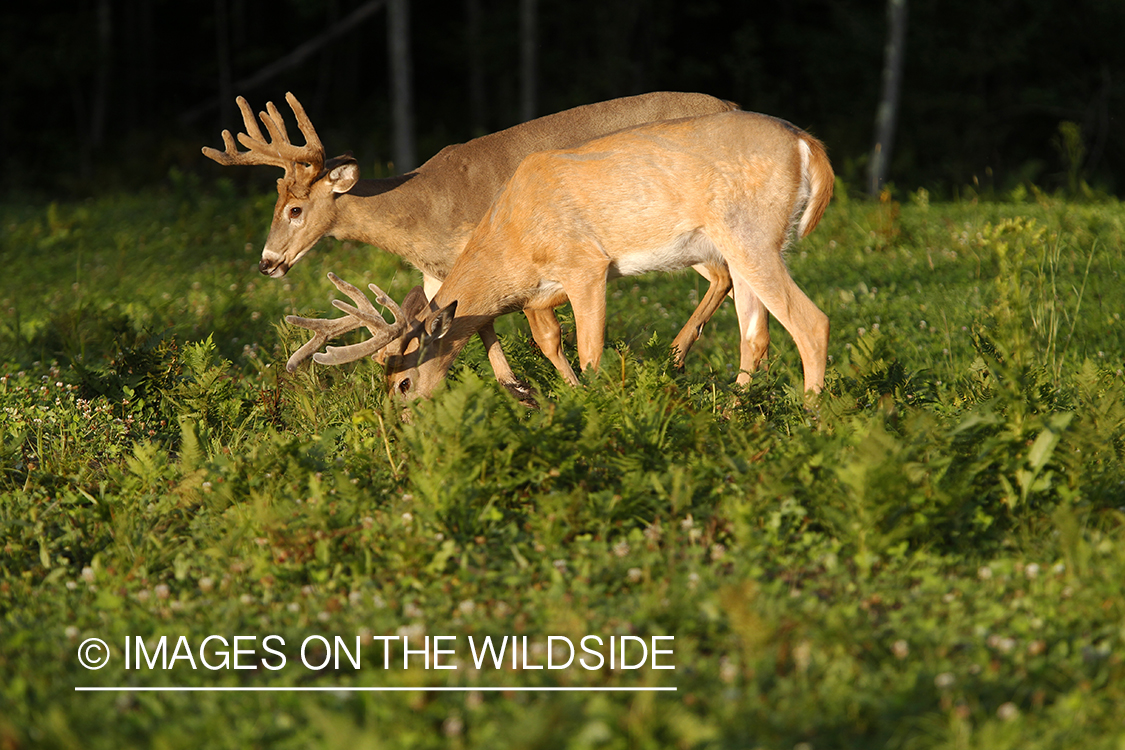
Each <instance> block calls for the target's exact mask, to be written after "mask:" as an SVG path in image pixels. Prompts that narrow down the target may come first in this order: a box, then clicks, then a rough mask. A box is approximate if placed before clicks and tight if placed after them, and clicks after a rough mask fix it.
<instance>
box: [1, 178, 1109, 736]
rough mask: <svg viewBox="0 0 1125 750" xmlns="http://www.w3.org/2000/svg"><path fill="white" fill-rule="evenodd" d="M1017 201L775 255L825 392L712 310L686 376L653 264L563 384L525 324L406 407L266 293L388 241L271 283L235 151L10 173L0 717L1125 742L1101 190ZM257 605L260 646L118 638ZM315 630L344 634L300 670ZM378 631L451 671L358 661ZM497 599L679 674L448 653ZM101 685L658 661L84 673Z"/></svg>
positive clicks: (371, 261) (325, 295)
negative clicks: (115, 190)
mask: <svg viewBox="0 0 1125 750" xmlns="http://www.w3.org/2000/svg"><path fill="white" fill-rule="evenodd" d="M1035 198H1036V200H1035V202H1011V203H976V202H962V203H956V204H936V203H935V204H930V203H929V202H928V200H927V197H926V195H925V194H924V193H921V192H920V193H919V194H916V195H913V196H911V199H910V200H908V201H906V202H904V204H903V205H899V204H897V203H894V202H884V203H878V204H872V203H864V202H854V201H853V202H849V201H848V200H847V198H846V196H840V198H838V200H837V201H836V203H835V204H834V205H833V206H832V208H831V209H830V211H829V213H828V215H827V216H826V218H825V221H824V222H823V224H822V226H821V227H819V228H818V230H817V231H816V232H814V233H813V235H812V236H811V237H810V238H808V239H807V240H805V241H804V242H802V243H801V244H799V245H797V246H796V247H794V248H793V250H792V252H791V254H790V258H789V261H790V267H791V269H792V272H793V275H794V278H795V279H796V280H797V281H798V283H799V284H800V285H801V286H802V288H803V289H805V290H806V291H807V292H808V294H809V295H810V296H811V297H812V298H813V300H814V301H815V302H816V303H817V304H818V305H819V306H820V307H821V308H822V309H823V310H824V311H825V312H826V313H827V314H828V315H829V317H830V319H831V322H832V329H833V333H832V341H831V345H830V353H831V356H832V361H831V363H830V365H829V371H828V377H827V388H826V392H825V394H824V395H823V396H822V398H821V399H820V401H819V403H818V404H817V405H816V407H815V409H814V410H809V409H807V408H806V407H805V405H804V401H803V398H802V396H801V394H800V393H799V390H798V389H799V388H800V385H801V371H800V363H799V361H798V358H797V355H796V351H795V347H794V346H793V344H792V341H791V340H790V339H789V338H788V336H787V335H786V334H785V332H784V331H782V330H781V329H780V328H779V327H778V326H776V325H775V326H774V329H773V336H774V347H773V350H772V351H771V359H770V369H769V370H768V371H767V372H764V373H760V374H759V375H757V376H756V377H755V378H754V380H753V382H752V383H751V385H750V386H748V387H747V388H745V389H739V388H736V387H734V386H733V385H732V384H733V381H734V375H735V372H734V370H733V368H734V367H735V366H736V363H737V347H736V341H737V338H736V337H737V332H736V321H735V319H734V314H733V310H732V309H731V308H732V306H731V305H729V304H727V305H724V307H723V309H722V310H721V311H720V312H719V314H718V315H716V318H715V319H714V320H713V321H712V322H711V324H710V325H709V326H708V328H707V331H706V334H705V337H704V339H703V340H701V341H700V342H699V344H698V345H697V347H696V348H695V349H694V350H693V351H692V352H691V354H690V355H689V357H688V366H687V368H686V370H685V371H684V372H677V371H674V370H672V369H670V367H669V364H668V363H669V357H668V353H667V350H666V347H667V345H668V344H669V343H670V342H671V340H672V338H673V337H674V335H675V333H676V331H677V330H678V328H679V326H680V325H681V324H682V323H683V321H684V320H686V318H687V316H688V314H689V312H690V310H691V308H692V307H693V306H694V304H695V302H696V300H698V298H699V296H700V295H701V294H702V291H703V288H702V287H703V282H702V281H701V280H699V279H697V278H695V277H693V276H691V275H677V276H667V277H654V278H645V279H639V280H622V281H621V282H618V283H617V284H616V285H615V286H613V287H611V292H610V300H609V326H608V331H607V339H608V340H609V341H610V342H612V344H611V351H609V352H607V354H606V356H605V357H604V358H603V360H602V361H603V366H602V370H601V372H600V373H598V374H596V375H589V376H587V377H586V379H585V381H586V382H585V383H584V385H583V387H581V388H579V389H571V388H568V387H566V386H565V385H563V384H561V383H560V381H559V380H558V378H557V376H556V375H555V374H554V372H553V370H552V369H551V368H550V366H549V365H548V364H547V363H546V361H545V360H544V359H543V358H542V357H540V356H539V355H538V354H537V352H535V351H534V347H533V346H532V345H531V344H529V342H528V336H527V334H526V324H524V323H522V321H520V320H519V319H518V318H517V317H516V316H509V317H508V318H506V319H504V320H503V321H502V325H501V326H500V330H501V335H502V336H503V337H504V341H505V348H506V350H507V351H508V353H509V356H510V358H511V359H512V361H513V363H514V364H515V366H516V367H517V369H518V370H519V371H521V372H523V373H525V374H526V375H527V377H528V378H529V379H530V380H531V381H532V382H533V383H534V385H535V386H536V388H537V389H538V391H539V393H540V402H541V404H542V408H541V409H540V410H538V411H529V410H527V409H525V408H524V407H522V406H520V405H519V404H517V403H516V402H515V401H513V400H512V399H511V398H510V397H508V396H507V395H506V394H505V393H503V392H502V391H501V390H500V389H499V388H498V386H496V385H495V384H494V383H493V382H492V381H491V380H490V371H489V369H488V365H487V361H486V360H485V358H484V356H483V353H482V351H481V349H480V346H479V344H474V345H472V346H470V348H469V350H468V351H467V352H466V354H465V355H463V357H462V360H461V364H460V365H459V366H458V367H457V368H456V369H455V371H454V378H453V380H452V381H451V382H450V383H449V385H448V386H447V387H446V388H444V389H442V390H441V391H440V392H439V394H438V396H437V397H436V398H435V399H434V400H433V401H431V402H425V403H421V404H419V405H417V406H415V407H414V408H413V409H412V414H411V418H410V419H409V420H408V421H405V422H404V421H402V420H400V419H399V416H400V413H399V408H398V407H397V406H396V405H395V404H394V403H393V402H391V401H389V400H388V399H387V398H386V397H385V396H384V394H383V392H382V384H381V373H380V370H379V368H378V366H377V365H375V364H373V363H370V362H361V363H357V364H356V365H352V366H346V367H341V368H334V369H329V368H321V367H316V368H313V369H310V368H307V367H306V368H304V369H302V370H301V371H299V372H298V373H296V374H295V375H292V376H289V375H286V374H285V372H284V367H283V364H284V360H285V358H286V357H287V356H288V353H289V352H291V351H293V350H294V349H295V348H296V347H297V346H298V345H299V344H300V343H301V342H302V341H303V333H304V332H303V331H299V330H295V329H292V328H290V327H288V326H285V325H283V324H281V323H280V321H281V319H282V318H283V317H284V315H286V314H288V313H292V312H298V313H301V314H306V315H307V314H310V313H319V314H324V313H325V312H326V311H328V310H329V309H330V304H329V303H330V300H331V299H332V298H333V297H334V296H338V295H336V294H335V290H334V289H333V288H332V287H331V285H330V284H329V283H328V281H327V280H326V279H325V274H326V272H327V271H329V270H332V271H335V272H337V273H338V274H339V275H340V276H341V277H343V278H345V279H347V280H349V281H351V282H353V283H355V284H357V285H360V284H362V283H366V282H368V281H374V282H376V283H379V284H380V285H381V286H383V287H384V288H385V289H387V290H388V291H389V292H390V293H391V294H392V295H393V296H395V297H396V298H399V299H401V297H402V296H403V294H404V293H405V292H406V291H407V290H408V289H409V288H410V287H411V286H412V285H413V284H414V283H416V281H417V277H416V275H415V274H414V273H413V272H412V271H410V270H409V269H407V268H406V267H405V266H403V265H402V264H401V263H399V262H398V260H397V259H396V258H393V257H391V256H388V255H386V254H383V253H379V252H377V251H375V250H372V249H371V248H366V247H358V246H353V245H351V244H348V243H338V242H325V243H323V244H322V245H321V246H320V247H318V248H317V249H316V250H315V251H313V253H312V254H310V256H308V257H307V258H306V260H305V261H304V262H303V263H302V264H300V265H299V266H297V267H296V268H295V269H294V270H293V271H291V272H290V274H289V275H288V276H287V277H286V278H285V279H283V280H269V279H264V278H262V277H259V276H258V275H257V273H256V269H255V266H256V262H257V257H258V252H259V249H260V242H261V239H262V237H263V236H264V231H265V227H266V224H267V221H268V217H269V214H270V207H271V205H272V199H271V198H270V197H269V196H263V197H262V198H260V199H244V198H241V197H239V196H237V195H235V194H234V193H233V192H232V191H231V190H230V189H228V188H223V187H222V186H219V187H218V188H216V189H215V190H214V191H213V192H211V193H210V194H208V193H205V192H201V191H199V190H198V186H193V185H187V184H183V185H180V186H179V187H177V188H175V189H173V190H171V191H169V192H168V193H167V194H157V195H146V196H129V195H124V196H115V197H110V198H105V199H102V200H99V201H96V202H90V203H83V204H74V205H59V206H49V207H45V206H23V207H5V208H3V209H0V230H2V231H0V237H2V238H3V239H2V242H3V247H2V254H3V255H2V257H3V258H4V260H5V270H6V273H5V274H4V275H3V276H2V277H0V311H3V325H2V327H0V376H2V377H0V406H2V410H0V468H2V474H0V538H2V540H3V542H2V543H3V548H2V551H0V747H15V748H25V747H26V748H31V747H35V748H39V747H47V748H53V747H59V748H65V747H76V748H102V747H105V748H120V747H160V748H181V747H183V748H198V747H208V748H211V747H216V748H222V747H230V748H245V747H282V748H284V747H294V748H298V747H300V748H304V747H339V746H352V747H356V748H367V747H371V748H378V747H393V748H402V747H488V748H496V747H529V748H530V747H535V748H540V747H558V748H587V747H590V748H603V747H604V748H665V747H683V748H694V747H702V748H754V747H761V748H781V749H784V750H789V749H790V748H815V749H816V750H822V749H824V748H864V749H866V748H884V747H886V748H947V747H948V748H954V747H956V748H962V747H963V748H989V749H990V750H991V749H992V748H1071V747H1083V748H1120V747H1121V746H1122V743H1123V742H1125V730H1122V728H1121V722H1120V707H1121V706H1122V705H1125V665H1123V662H1122V655H1123V653H1125V630H1123V628H1122V623H1123V622H1125V597H1123V595H1122V585H1121V581H1122V580H1125V538H1123V536H1125V534H1123V528H1125V527H1123V524H1122V521H1123V520H1125V515H1123V512H1125V469H1123V468H1122V467H1123V461H1122V458H1123V454H1125V378H1123V376H1122V368H1123V360H1122V356H1123V352H1125V329H1123V327H1122V322H1121V320H1120V312H1121V307H1122V305H1121V300H1122V299H1125V283H1123V280H1122V278H1121V273H1122V270H1123V269H1125V251H1123V245H1122V238H1123V235H1125V210H1123V209H1122V207H1121V205H1120V204H1119V203H1116V202H1103V203H1092V204H1079V203H1070V202H1066V201H1062V200H1058V199H1054V198H1051V197H1048V196H1043V195H1036V196H1035ZM563 317H564V320H567V315H566V314H564V315H563ZM567 327H568V328H569V327H571V326H570V325H569V321H567ZM271 634H275V635H279V636H281V637H282V638H283V639H284V641H285V646H284V647H283V648H279V647H278V645H277V644H278V642H277V641H274V642H273V643H274V648H278V649H279V650H280V651H281V652H282V653H283V654H285V656H286V666H285V667H284V668H283V669H279V670H272V669H268V668H266V667H264V666H259V667H258V668H257V669H252V670H234V669H220V670H210V669H208V668H206V667H204V666H203V665H202V664H200V665H199V666H198V667H197V668H196V669H192V668H191V665H190V663H189V662H188V661H187V660H186V659H181V660H179V661H177V662H175V663H174V665H173V666H172V668H171V669H168V670H164V669H159V668H157V669H148V668H147V667H146V668H144V669H140V670H137V669H131V670H128V671H126V669H125V667H124V663H123V658H122V654H121V652H120V649H121V646H122V645H123V644H124V643H125V639H126V638H127V637H128V638H135V637H140V638H142V639H144V640H145V643H146V652H148V653H150V654H151V652H152V651H153V650H154V649H155V647H156V645H157V643H158V639H159V638H160V637H161V636H166V637H167V648H168V650H169V653H171V652H172V651H173V649H175V647H176V644H177V642H178V640H179V639H180V637H181V636H183V637H184V639H185V642H186V643H187V644H189V645H191V646H193V647H194V646H198V644H199V643H201V642H202V640H203V639H204V638H206V637H207V636H210V635H221V636H223V637H225V638H227V639H228V642H229V641H230V639H233V638H234V637H235V636H255V637H256V639H257V640H256V641H253V642H250V643H251V647H256V648H257V651H256V655H253V656H250V657H243V661H242V663H246V662H247V661H249V662H251V663H254V664H257V663H258V659H260V658H261V657H263V656H265V657H267V661H268V662H273V663H274V664H276V663H277V657H274V656H271V655H270V654H268V653H267V652H264V651H263V650H262V646H261V644H262V641H263V639H264V638H265V637H266V636H267V635H271ZM315 635H323V636H326V637H328V638H329V639H330V640H331V639H332V638H333V637H335V636H340V637H341V638H342V639H343V641H344V642H345V643H346V644H347V645H348V646H349V648H350V647H352V646H353V645H354V642H355V639H356V637H358V638H359V640H360V642H361V643H362V644H363V662H362V668H361V669H360V670H356V669H354V668H352V666H351V665H350V664H349V663H347V662H346V661H345V662H342V663H341V664H340V665H339V667H338V668H337V667H334V666H328V667H326V668H324V669H321V670H311V669H306V668H305V667H304V666H302V665H301V663H300V644H301V643H302V641H303V640H304V639H306V638H307V637H309V636H315ZM395 635H406V636H409V637H410V638H411V639H412V640H411V647H412V648H414V647H416V644H417V643H418V640H419V639H420V638H422V637H424V636H426V635H429V636H440V635H454V636H457V640H456V641H455V642H454V641H446V642H445V646H444V647H447V648H453V649H455V651H456V654H455V656H447V657H445V660H446V663H452V662H453V659H454V658H455V659H456V660H457V665H458V669H455V670H441V671H439V670H435V669H431V670H428V671H427V670H424V669H422V668H421V658H422V657H420V656H416V657H413V658H412V663H413V664H414V668H411V669H409V670H403V669H401V668H397V667H396V668H392V669H390V670H384V669H383V668H382V667H383V646H382V642H381V641H379V640H377V639H378V638H379V637H382V636H395ZM487 635H491V636H494V637H502V636H504V635H511V636H520V637H521V638H522V637H523V636H527V637H528V642H529V644H531V645H532V646H533V648H532V651H531V653H530V654H529V663H531V664H535V663H540V664H541V663H544V662H545V659H546V654H545V652H544V651H543V650H542V647H543V646H545V645H546V640H547V638H548V636H567V637H569V638H571V639H572V641H574V642H575V643H576V644H577V643H578V642H579V640H580V639H581V638H582V637H583V636H585V635H599V636H601V637H603V638H604V639H606V640H608V638H609V637H610V636H614V637H621V636H636V637H640V638H645V639H649V638H651V637H653V636H673V637H674V639H675V640H674V645H673V646H672V648H673V649H674V654H673V655H672V656H670V657H662V658H665V659H666V660H667V661H669V662H671V663H672V664H674V665H675V667H676V668H675V670H655V669H651V668H644V669H635V670H620V669H618V670H609V669H608V668H601V669H593V670H588V669H583V668H580V667H578V666H577V665H572V666H571V667H569V668H567V669H562V670H547V669H544V670H526V671H525V670H511V669H506V668H505V669H494V668H492V667H491V665H489V666H488V667H485V668H482V669H480V670H476V669H473V668H472V667H473V664H472V658H471V653H470V651H469V646H468V638H469V637H470V636H472V637H474V638H475V639H477V642H478V643H479V640H480V639H481V638H483V637H484V636H487ZM94 637H96V638H101V639H103V640H104V641H106V642H107V643H108V644H109V645H110V648H111V649H113V652H114V654H113V658H112V660H111V661H110V663H109V665H108V666H107V667H106V668H104V669H102V670H99V671H88V670H86V669H84V668H82V667H81V666H80V664H79V662H78V658H77V652H78V646H79V644H80V643H82V642H83V641H85V639H87V638H94ZM243 643H248V642H245V641H244V642H243ZM536 643H539V646H535V645H534V644H536ZM650 643H651V641H650ZM663 643H669V642H667V641H665V642H663ZM231 645H233V644H231ZM244 647H245V646H244ZM221 650H222V648H221V647H217V643H216V642H213V643H212V646H211V647H210V648H209V649H208V658H209V659H211V662H212V663H215V662H217V661H219V660H221V656H220V655H219V654H218V653H217V651H221ZM227 650H228V651H229V650H231V649H227ZM602 651H603V653H606V654H607V655H608V651H606V650H605V649H603V650H602ZM193 655H194V657H195V658H196V659H198V658H199V656H198V651H194V653H193ZM322 655H323V651H322V650H321V649H318V648H317V647H315V646H314V647H313V648H312V651H311V652H310V654H309V658H310V660H312V661H320V658H321V656H322ZM580 655H581V654H580ZM181 656H183V654H181ZM401 658H402V657H401V653H399V654H398V655H397V657H396V662H395V663H396V664H398V665H399V666H401V661H400V660H401ZM110 685H127V686H133V687H161V686H163V687H168V686H197V687H215V686H221V687H233V686H264V687H297V686H300V687H347V686H391V687H410V686H430V687H438V686H468V687H475V688H490V687H502V686H524V687H545V686H571V687H611V686H612V687H655V686H674V687H675V688H676V689H677V690H676V692H674V693H663V692H661V693H651V692H648V693H642V692H633V693H546V692H538V693H536V692H490V691H487V690H477V691H472V692H445V693H439V692H431V693H422V692H417V691H407V692H388V693H370V692H366V693H365V692H357V693H343V692H339V691H337V692H270V693H265V692H259V693H202V692H201V693H157V692H142V691H133V692H127V693H86V692H83V693H78V692H75V691H74V688H75V686H110Z"/></svg>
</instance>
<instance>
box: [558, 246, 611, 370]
mask: <svg viewBox="0 0 1125 750" xmlns="http://www.w3.org/2000/svg"><path fill="white" fill-rule="evenodd" d="M608 268H609V259H608V258H606V257H605V256H604V255H601V254H600V253H599V255H597V256H596V259H592V260H591V262H590V264H589V265H587V266H586V267H585V268H581V269H574V273H571V274H568V276H569V278H566V279H562V280H561V281H562V287H563V291H564V292H566V296H567V297H568V298H569V299H570V306H571V308H572V309H573V310H574V331H575V335H576V336H577V338H578V363H579V366H580V367H581V368H582V369H583V370H587V369H592V370H597V369H598V365H599V364H601V361H602V349H603V348H604V347H605V285H606V270H607V269H608Z"/></svg>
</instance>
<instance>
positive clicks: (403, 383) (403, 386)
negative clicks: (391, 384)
mask: <svg viewBox="0 0 1125 750" xmlns="http://www.w3.org/2000/svg"><path fill="white" fill-rule="evenodd" d="M398 392H399V393H401V394H402V395H404V396H405V395H406V394H408V393H410V378H403V379H402V380H400V381H399V383H398Z"/></svg>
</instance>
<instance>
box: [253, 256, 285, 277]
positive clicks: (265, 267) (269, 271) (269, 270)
mask: <svg viewBox="0 0 1125 750" xmlns="http://www.w3.org/2000/svg"><path fill="white" fill-rule="evenodd" d="M278 270H280V271H281V273H280V274H279V275H280V276H284V275H285V274H286V272H287V271H289V266H287V265H285V261H278V262H276V263H275V262H273V261H269V260H266V259H265V258H262V260H261V262H259V263H258V271H259V272H261V273H263V274H265V275H266V276H272V275H273V274H274V272H275V271H278Z"/></svg>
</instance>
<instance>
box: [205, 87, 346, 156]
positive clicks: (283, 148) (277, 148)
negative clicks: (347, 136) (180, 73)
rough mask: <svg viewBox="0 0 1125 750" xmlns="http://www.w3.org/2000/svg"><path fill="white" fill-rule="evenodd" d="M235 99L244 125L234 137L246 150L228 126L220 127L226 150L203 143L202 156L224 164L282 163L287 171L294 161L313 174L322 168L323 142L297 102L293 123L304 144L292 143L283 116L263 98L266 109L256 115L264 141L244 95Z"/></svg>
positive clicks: (290, 98)
mask: <svg viewBox="0 0 1125 750" xmlns="http://www.w3.org/2000/svg"><path fill="white" fill-rule="evenodd" d="M286 99H289V100H290V106H292V104H293V102H295V101H296V98H295V97H293V95H292V94H287V95H286ZM235 101H236V102H237V104H238V109H239V111H241V112H242V121H243V123H244V125H245V128H246V132H245V133H239V134H238V137H237V140H238V143H241V144H242V145H243V146H245V147H246V148H247V149H248V150H247V151H239V150H238V146H237V145H236V143H235V138H234V137H233V136H231V134H230V131H229V130H224V131H223V144H224V146H225V147H226V151H225V152H223V151H218V150H216V149H213V148H207V147H204V149H203V155H204V156H206V157H207V158H209V159H212V160H214V161H216V162H218V163H219V164H223V165H225V166H230V165H249V164H267V165H273V166H278V167H282V168H283V169H285V171H286V172H287V173H288V172H290V171H291V170H292V169H293V168H294V167H295V166H296V165H298V164H301V165H308V168H309V171H311V172H312V173H313V175H314V176H315V175H316V174H318V173H319V172H320V171H321V170H322V169H324V146H322V145H321V143H320V139H319V138H318V137H317V135H316V130H314V129H313V126H312V123H311V122H309V118H308V115H307V114H305V110H304V108H302V107H301V105H300V103H298V104H297V105H296V107H294V109H293V112H294V114H295V115H297V124H298V125H299V126H300V128H301V133H302V134H303V135H304V136H305V145H304V146H294V145H293V144H292V142H290V140H289V133H288V132H287V131H286V128H285V118H283V117H282V116H281V113H279V112H278V111H277V107H275V106H274V104H273V102H267V103H266V110H267V111H266V112H261V113H259V115H258V116H259V117H260V118H261V120H262V124H263V125H265V126H266V131H267V132H268V133H269V140H268V141H267V140H266V138H265V136H264V135H262V129H261V128H260V127H259V126H258V123H257V122H256V120H255V118H254V113H253V112H252V111H251V109H250V105H249V104H248V103H247V102H246V99H244V98H243V97H241V96H240V97H238V98H237V99H235ZM310 134H311V135H310Z"/></svg>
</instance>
